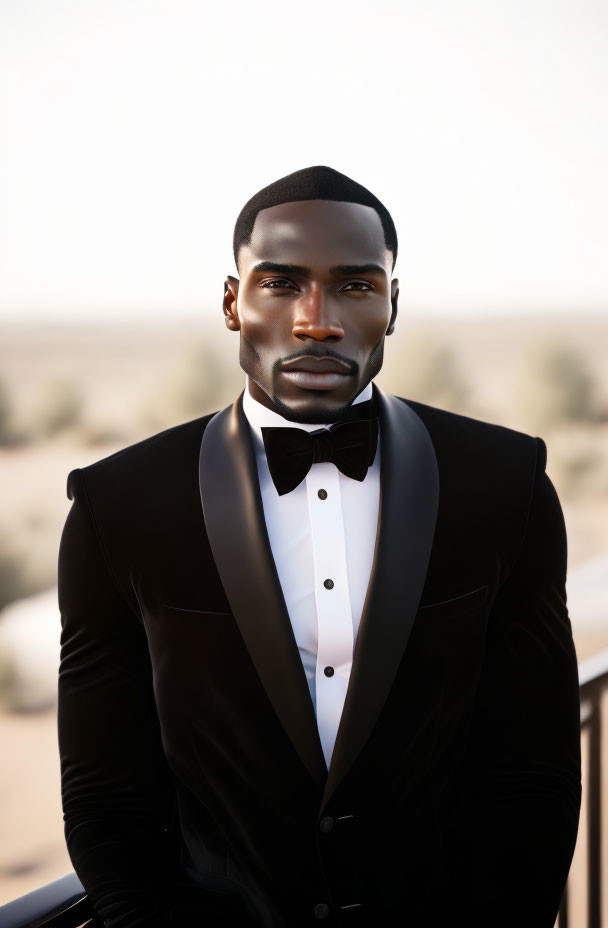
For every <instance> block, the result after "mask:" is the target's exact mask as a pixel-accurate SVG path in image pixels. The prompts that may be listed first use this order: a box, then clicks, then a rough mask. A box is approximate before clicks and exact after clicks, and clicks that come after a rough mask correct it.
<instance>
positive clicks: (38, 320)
mask: <svg viewBox="0 0 608 928" xmlns="http://www.w3.org/2000/svg"><path fill="white" fill-rule="evenodd" d="M216 317H217V320H219V321H220V322H221V321H222V309H221V304H220V305H218V307H217V309H215V310H213V309H207V310H201V309H192V310H191V311H182V312H180V314H179V315H178V314H176V312H175V310H174V309H173V308H171V307H166V308H165V309H164V310H160V309H159V310H155V311H154V312H148V313H147V314H146V312H145V310H143V309H142V310H141V311H137V312H130V313H129V312H125V311H122V312H120V313H118V311H117V310H115V311H111V310H107V311H106V314H105V315H103V314H101V313H99V314H97V313H95V314H93V315H90V314H87V316H78V314H77V312H76V311H74V313H73V314H66V315H52V314H51V313H45V314H44V315H35V314H33V313H32V314H31V315H30V314H27V313H24V312H23V311H19V312H16V313H14V314H0V326H4V325H10V326H16V325H23V326H24V327H27V326H30V327H32V326H45V325H46V326H49V327H53V326H81V327H86V326H95V325H108V326H110V325H115V326H128V325H138V324H141V323H143V322H145V323H146V324H149V325H156V326H162V325H168V326H175V325H179V324H180V323H182V324H190V323H192V324H196V323H197V322H211V321H214V320H215V319H216ZM513 317H516V318H518V319H529V320H538V321H544V320H550V319H560V320H566V319H571V320H572V321H576V322H582V321H584V320H588V321H590V322H591V321H593V322H596V321H604V322H606V323H608V306H596V307H594V306H591V307H584V308H568V307H561V308H560V307H550V306H548V307H542V306H513V307H506V308H503V307H502V306H501V307H496V308H490V309H489V308H487V307H486V308H485V309H482V308H479V309H475V308H469V309H468V310H461V309H459V308H457V307H454V308H451V309H447V308H446V307H436V308H427V307H420V306H419V307H413V306H408V305H407V304H406V305H400V307H399V315H398V319H399V320H400V321H402V322H403V321H404V320H405V319H407V318H411V319H416V320H424V319H425V318H428V319H447V320H456V319H462V320H466V319H469V320H471V321H473V320H475V321H479V322H494V321H495V322H500V321H508V320H509V319H510V318H513Z"/></svg>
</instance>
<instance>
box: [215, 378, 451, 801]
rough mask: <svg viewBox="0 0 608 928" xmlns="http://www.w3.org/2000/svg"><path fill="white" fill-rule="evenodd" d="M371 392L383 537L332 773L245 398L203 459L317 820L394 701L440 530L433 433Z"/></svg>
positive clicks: (242, 617)
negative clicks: (318, 796) (281, 571)
mask: <svg viewBox="0 0 608 928" xmlns="http://www.w3.org/2000/svg"><path fill="white" fill-rule="evenodd" d="M372 387H373V390H374V397H375V400H376V403H377V408H378V417H379V421H380V440H381V454H380V505H379V519H378V531H377V535H376V547H375V551H374V559H373V564H372V571H371V576H370V582H369V586H368V590H367V596H366V599H365V604H364V607H363V614H362V616H361V622H360V626H359V633H358V636H357V644H356V648H355V653H354V657H353V666H352V670H351V676H350V681H349V686H348V690H347V693H346V700H345V704H344V709H343V712H342V717H341V720H340V726H339V728H338V733H337V737H336V743H335V747H334V751H333V755H332V759H331V764H330V768H329V772H328V771H327V768H326V765H325V760H324V757H323V751H322V748H321V742H320V739H319V734H318V728H317V722H316V718H315V713H314V708H313V704H312V701H311V699H310V693H309V690H308V684H307V681H306V675H305V672H304V668H303V665H302V661H301V659H300V654H299V652H298V647H297V644H296V641H295V637H294V635H293V630H292V627H291V622H290V619H289V614H288V611H287V607H286V605H285V600H284V597H283V592H282V589H281V585H280V581H279V577H278V573H277V570H276V566H275V563H274V559H273V557H272V549H271V547H270V541H269V538H268V533H267V530H266V523H265V520H264V510H263V505H262V496H261V492H260V487H259V480H258V473H257V465H256V461H255V454H254V449H253V442H252V439H251V433H250V427H249V422H248V421H247V417H246V416H245V413H244V411H243V404H242V400H243V393H244V391H243V392H241V394H240V395H239V396H238V397H237V399H236V400H235V401H234V403H232V404H231V405H230V406H227V407H226V408H225V409H223V410H221V411H220V412H218V413H216V414H215V415H214V416H213V417H212V418H211V419H210V420H209V422H208V424H207V427H206V428H205V430H204V433H203V437H202V441H201V447H200V457H199V484H200V493H201V503H202V507H203V514H204V518H205V525H206V529H207V534H208V538H209V543H210V546H211V551H212V553H213V557H214V560H215V563H216V566H217V569H218V573H219V575H220V579H221V581H222V585H223V587H224V590H225V593H226V597H227V599H228V602H229V604H230V608H231V609H232V612H233V614H234V617H235V621H236V622H237V624H238V627H239V630H240V632H241V634H242V636H243V639H244V642H245V645H246V647H247V649H248V650H249V653H250V655H251V659H252V661H253V663H254V666H255V668H256V671H257V673H258V675H259V677H260V680H261V681H262V684H263V686H264V689H265V690H266V693H267V695H268V698H269V700H270V702H271V703H272V706H273V708H274V711H275V712H276V714H277V716H278V718H279V720H280V722H281V724H282V725H283V727H284V729H285V731H286V733H287V735H288V736H289V738H290V740H291V742H292V744H293V746H294V748H295V750H296V751H297V753H298V754H299V756H300V758H301V760H302V762H303V763H304V765H305V766H306V768H307V769H308V771H309V773H310V775H311V777H312V778H313V780H314V781H315V783H316V784H317V785H318V787H319V788H320V789H321V790H323V797H322V801H321V809H323V808H324V807H325V806H326V804H327V802H328V800H329V798H330V797H331V795H332V793H333V792H334V791H335V789H336V787H337V785H338V783H339V782H340V781H341V780H342V779H343V778H344V776H345V775H346V773H347V772H348V771H349V769H350V768H351V767H352V765H353V763H354V762H355V760H356V758H357V756H358V754H359V753H360V751H361V750H362V748H363V747H364V745H365V742H366V741H367V739H368V737H369V735H370V734H371V731H372V729H373V727H374V725H375V723H376V720H377V719H378V716H379V714H380V712H381V710H382V706H383V704H384V702H385V700H386V697H387V695H388V693H389V691H390V688H391V686H392V683H393V680H394V678H395V674H396V672H397V668H398V666H399V663H400V661H401V659H402V657H403V653H404V650H405V647H406V645H407V641H408V638H409V635H410V631H411V628H412V625H413V623H414V618H415V615H416V611H417V609H418V604H419V602H420V597H421V594H422V589H423V586H424V581H425V578H426V573H427V568H428V563H429V559H430V554H431V548H432V544H433V536H434V531H435V523H436V519H437V509H438V502H439V474H438V467H437V460H436V456H435V450H434V448H433V444H432V441H431V438H430V435H429V433H428V431H427V428H426V426H425V425H424V423H423V422H422V420H421V419H420V417H419V416H418V415H417V414H416V413H415V412H414V411H413V409H412V408H411V407H410V406H408V405H407V403H406V402H404V401H403V400H402V399H399V398H398V397H395V396H392V395H391V394H386V393H384V392H383V391H382V390H381V389H380V388H379V387H377V386H376V384H374V383H373V384H372Z"/></svg>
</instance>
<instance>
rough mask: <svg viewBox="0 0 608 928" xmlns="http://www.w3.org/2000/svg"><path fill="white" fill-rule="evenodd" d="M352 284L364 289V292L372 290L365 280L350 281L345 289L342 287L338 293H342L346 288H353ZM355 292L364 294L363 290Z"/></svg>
mask: <svg viewBox="0 0 608 928" xmlns="http://www.w3.org/2000/svg"><path fill="white" fill-rule="evenodd" d="M353 284H354V285H355V286H356V287H365V289H366V290H373V287H372V285H371V284H370V283H369V282H368V281H367V280H351V281H349V283H348V284H346V287H342V288H341V290H340V291H339V292H340V293H341V292H342V291H344V290H346V288H347V287H351V286H353ZM357 292H359V293H364V292H365V291H364V290H359V291H357Z"/></svg>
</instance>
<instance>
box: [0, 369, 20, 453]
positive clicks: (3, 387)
mask: <svg viewBox="0 0 608 928" xmlns="http://www.w3.org/2000/svg"><path fill="white" fill-rule="evenodd" d="M23 440H24V436H23V435H21V434H20V433H19V429H18V428H17V427H16V426H15V422H14V408H13V400H12V396H11V393H10V391H9V388H8V386H7V383H6V381H5V380H4V379H3V378H0V446H2V445H5V446H6V445H16V444H20V443H21V442H22V441H23Z"/></svg>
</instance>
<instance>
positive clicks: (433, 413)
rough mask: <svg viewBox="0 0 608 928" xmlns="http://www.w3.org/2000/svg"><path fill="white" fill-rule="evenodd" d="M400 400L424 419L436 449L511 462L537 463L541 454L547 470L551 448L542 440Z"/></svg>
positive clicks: (509, 429)
mask: <svg viewBox="0 0 608 928" xmlns="http://www.w3.org/2000/svg"><path fill="white" fill-rule="evenodd" d="M397 399H399V400H401V401H402V402H403V403H406V404H407V405H408V406H409V407H410V408H411V409H412V410H413V411H414V412H415V413H416V414H417V415H418V416H419V417H420V419H422V421H423V423H424V425H425V426H426V428H427V430H428V432H429V434H430V436H431V439H432V440H433V443H434V444H435V446H436V447H439V446H440V447H441V448H447V447H448V446H449V447H450V448H451V449H453V450H455V449H460V450H461V453H462V454H464V455H470V454H471V452H473V451H476V452H483V453H485V454H493V455H497V456H500V455H503V454H505V453H506V454H508V455H509V460H512V459H513V455H515V456H518V455H523V456H524V457H526V458H529V457H530V455H532V457H533V458H534V460H535V461H536V457H537V455H538V454H540V456H541V458H540V461H539V463H541V464H542V467H543V469H544V466H545V464H546V457H547V446H546V444H545V442H544V441H543V439H542V438H539V437H538V436H534V435H530V434H529V433H528V432H524V431H521V430H519V429H515V428H511V427H509V426H506V425H500V424H499V423H498V422H488V421H486V420H484V419H476V418H474V417H473V416H465V415H463V414H462V413H456V412H451V411H450V410H448V409H442V408H441V407H439V406H431V405H428V404H426V403H420V402H417V401H416V400H411V399H407V398H405V397H402V396H398V397H397Z"/></svg>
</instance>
